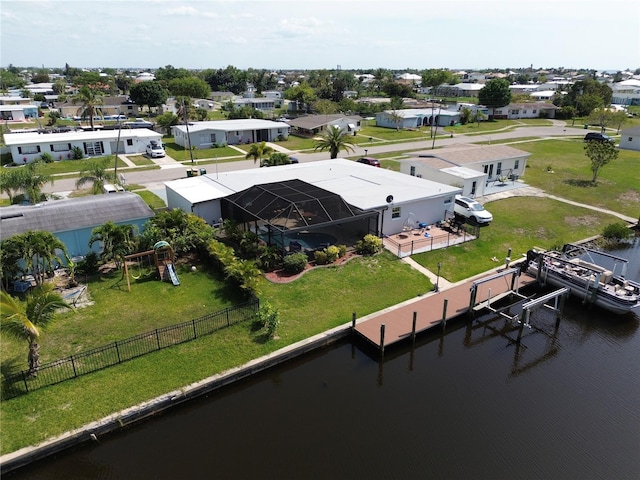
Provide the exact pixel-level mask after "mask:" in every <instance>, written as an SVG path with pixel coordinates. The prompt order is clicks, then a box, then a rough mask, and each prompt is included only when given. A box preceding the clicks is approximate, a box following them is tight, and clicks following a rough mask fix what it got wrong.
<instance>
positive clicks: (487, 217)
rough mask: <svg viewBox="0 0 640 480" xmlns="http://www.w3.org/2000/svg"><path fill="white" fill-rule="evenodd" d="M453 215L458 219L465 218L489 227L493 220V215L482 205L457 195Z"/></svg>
mask: <svg viewBox="0 0 640 480" xmlns="http://www.w3.org/2000/svg"><path fill="white" fill-rule="evenodd" d="M453 213H454V214H455V215H456V216H457V217H464V218H466V219H468V220H472V221H474V222H475V223H477V224H487V225H488V224H489V223H491V221H492V220H493V215H491V214H490V213H489V212H488V211H487V210H485V208H484V207H483V206H482V205H481V204H479V203H478V202H476V201H475V200H473V199H471V198H468V197H463V196H461V195H456V200H455V203H454V206H453Z"/></svg>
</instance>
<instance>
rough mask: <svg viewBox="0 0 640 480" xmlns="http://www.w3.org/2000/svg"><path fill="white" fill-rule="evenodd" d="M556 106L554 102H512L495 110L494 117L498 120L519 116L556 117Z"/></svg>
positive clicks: (513, 118)
mask: <svg viewBox="0 0 640 480" xmlns="http://www.w3.org/2000/svg"><path fill="white" fill-rule="evenodd" d="M556 110H558V107H556V106H555V105H554V104H552V103H546V102H536V103H510V104H509V105H507V106H506V107H499V108H495V109H494V110H493V118H494V119H496V120H508V119H512V120H515V119H519V118H555V116H556Z"/></svg>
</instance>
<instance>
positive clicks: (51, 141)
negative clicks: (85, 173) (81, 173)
mask: <svg viewBox="0 0 640 480" xmlns="http://www.w3.org/2000/svg"><path fill="white" fill-rule="evenodd" d="M118 135H120V141H119V142H118ZM151 140H156V141H161V140H162V134H160V133H157V132H154V131H153V130H149V129H148V128H136V129H128V128H123V129H122V130H121V131H120V132H119V131H118V130H95V131H84V130H83V131H78V130H76V131H71V132H65V133H33V132H31V133H6V134H5V135H4V143H5V144H6V146H7V147H9V149H10V151H11V156H12V158H13V161H14V162H15V163H17V164H23V163H30V162H32V161H34V160H35V159H36V158H39V157H40V156H41V155H42V154H43V153H45V152H48V153H50V154H51V155H53V158H54V160H65V159H70V158H72V157H73V152H72V150H73V147H78V148H80V149H81V150H82V152H83V154H84V156H85V157H100V156H104V155H112V154H114V153H116V150H117V152H118V153H124V154H136V153H144V152H145V151H146V147H147V144H148V143H149V142H150V141H151Z"/></svg>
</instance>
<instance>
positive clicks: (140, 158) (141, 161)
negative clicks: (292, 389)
mask: <svg viewBox="0 0 640 480" xmlns="http://www.w3.org/2000/svg"><path fill="white" fill-rule="evenodd" d="M127 158H128V159H129V160H130V161H131V162H133V163H134V164H135V166H136V167H144V166H147V165H152V166H156V164H155V163H153V160H151V159H150V158H149V157H147V156H146V155H142V154H140V155H127ZM157 168H160V167H157Z"/></svg>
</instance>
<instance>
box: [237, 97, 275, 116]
mask: <svg viewBox="0 0 640 480" xmlns="http://www.w3.org/2000/svg"><path fill="white" fill-rule="evenodd" d="M231 103H232V104H233V106H234V107H235V108H242V107H250V108H254V109H256V110H259V111H260V112H262V113H272V112H273V111H274V110H275V109H276V108H277V106H278V105H282V101H281V100H279V99H273V98H266V97H262V98H234V99H233V100H231Z"/></svg>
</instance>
